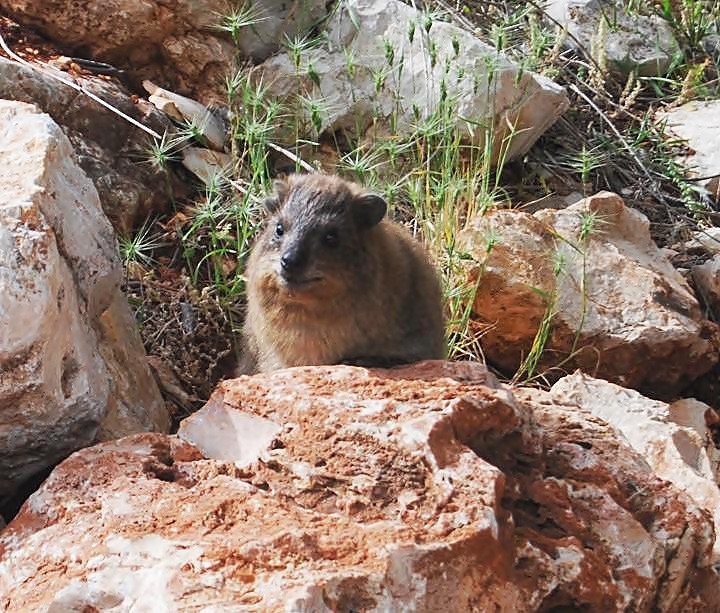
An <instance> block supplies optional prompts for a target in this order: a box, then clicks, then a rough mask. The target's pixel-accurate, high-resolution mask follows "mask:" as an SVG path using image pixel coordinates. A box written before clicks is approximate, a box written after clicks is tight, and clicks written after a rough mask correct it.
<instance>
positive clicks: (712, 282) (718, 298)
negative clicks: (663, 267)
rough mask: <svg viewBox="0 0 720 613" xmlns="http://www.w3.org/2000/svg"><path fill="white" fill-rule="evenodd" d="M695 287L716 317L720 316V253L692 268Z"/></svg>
mask: <svg viewBox="0 0 720 613" xmlns="http://www.w3.org/2000/svg"><path fill="white" fill-rule="evenodd" d="M692 276H693V281H695V287H697V289H698V292H700V293H701V294H702V296H703V298H704V300H705V301H706V303H707V305H708V307H709V308H710V310H711V311H712V312H713V313H714V314H715V317H720V255H716V256H715V257H714V258H712V259H711V260H708V261H707V262H705V263H704V264H699V265H697V266H694V267H693V268H692Z"/></svg>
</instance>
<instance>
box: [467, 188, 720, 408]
mask: <svg viewBox="0 0 720 613" xmlns="http://www.w3.org/2000/svg"><path fill="white" fill-rule="evenodd" d="M588 228H589V229H588ZM489 241H492V248H491V249H488V248H487V245H488V243H489ZM462 243H463V246H464V248H465V250H466V251H467V252H469V253H471V254H473V255H474V257H475V259H476V263H475V264H473V266H472V270H471V271H470V275H471V279H472V280H476V279H478V277H480V278H479V282H478V292H477V295H476V297H475V301H474V304H473V314H474V316H475V317H476V318H477V319H478V320H480V321H481V322H484V323H486V324H488V329H487V331H486V332H484V333H483V336H482V346H483V350H484V352H485V354H486V355H487V357H488V359H489V360H490V361H491V362H493V363H494V364H497V365H498V366H500V367H501V368H503V369H505V370H507V371H508V372H510V373H511V372H512V371H514V370H515V369H517V368H518V366H519V365H520V363H521V361H522V359H523V356H526V355H527V354H528V352H529V351H530V348H531V346H532V343H533V339H534V338H535V335H536V333H537V331H538V329H539V327H540V324H541V322H542V320H543V318H544V317H545V315H546V313H547V312H548V307H550V306H552V311H553V313H554V316H553V318H552V320H551V330H550V333H549V336H548V339H547V343H546V344H545V350H544V352H543V355H542V360H541V362H540V364H539V370H540V371H542V370H543V369H545V368H548V367H551V366H555V365H557V364H560V363H562V369H563V370H565V371H567V370H572V369H573V368H580V369H581V370H583V371H584V372H587V373H590V374H594V375H595V376H598V377H601V378H605V379H608V380H611V381H613V382H616V383H618V384H620V385H622V386H624V387H631V388H637V389H640V390H641V391H645V392H647V393H648V394H650V395H652V396H653V397H664V396H669V395H672V394H674V393H676V392H678V391H679V390H680V389H682V387H683V386H684V385H686V384H687V383H689V382H691V381H693V380H694V379H696V378H697V377H699V376H701V375H702V374H704V373H705V372H707V371H708V370H710V369H711V368H712V367H713V365H714V364H716V363H717V361H718V346H719V344H720V340H719V339H720V337H719V336H718V329H717V326H716V325H715V324H713V323H711V322H709V321H707V320H705V318H704V316H703V313H702V310H701V308H700V305H699V303H698V301H697V299H696V298H695V296H694V295H693V293H692V290H691V289H690V287H689V285H688V284H687V282H686V281H685V280H684V279H683V277H682V276H681V275H680V273H678V272H677V271H676V270H675V269H674V268H673V266H672V264H671V263H670V262H669V261H668V259H667V258H666V256H665V255H663V254H662V253H661V252H660V250H659V249H658V248H657V246H656V245H655V244H654V243H653V241H652V239H651V238H650V233H649V230H648V221H647V218H645V216H644V215H642V214H641V213H639V212H637V211H635V210H633V209H630V208H627V207H626V206H625V205H624V203H623V201H622V200H621V199H620V197H619V196H617V195H615V194H611V193H609V192H602V193H599V194H597V195H595V196H593V197H591V198H588V199H586V200H583V201H581V202H578V203H577V204H574V205H572V206H570V207H568V208H567V209H564V210H560V211H558V210H550V209H546V210H542V211H538V212H537V213H535V214H534V215H528V214H525V213H521V212H516V211H508V210H503V211H495V212H493V213H491V214H488V215H485V216H483V217H477V218H476V219H474V220H471V222H470V224H469V227H468V229H467V230H465V231H464V233H463V235H462ZM571 354H572V355H571Z"/></svg>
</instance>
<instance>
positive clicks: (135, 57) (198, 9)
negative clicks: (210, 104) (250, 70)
mask: <svg viewBox="0 0 720 613" xmlns="http://www.w3.org/2000/svg"><path fill="white" fill-rule="evenodd" d="M248 4H252V8H253V11H254V12H255V13H256V15H257V16H258V17H260V18H261V20H260V21H258V22H257V23H256V24H255V25H254V26H252V27H247V28H244V29H243V30H242V31H241V32H240V34H239V37H238V40H237V45H238V47H237V48H236V47H235V45H234V44H233V43H232V41H231V40H230V35H229V34H228V33H226V32H225V33H224V32H223V31H222V29H221V26H222V23H223V15H228V14H230V11H231V9H232V8H236V9H238V8H241V7H242V3H232V2H230V3H229V2H226V1H225V0H109V1H108V0H80V1H74V2H70V3H68V2H59V1H57V0H52V1H48V0H8V1H7V2H4V3H3V8H4V9H5V10H7V11H8V12H9V13H10V15H11V16H12V17H13V18H15V19H16V20H17V21H18V22H20V23H22V24H26V25H30V26H32V27H34V28H36V29H38V30H39V31H41V32H43V33H44V34H46V35H47V36H48V37H50V38H51V39H53V40H56V41H58V42H60V43H62V44H63V45H64V46H65V47H70V48H73V47H82V49H84V50H87V52H88V53H89V55H90V56H92V57H93V58H94V59H100V60H104V61H107V62H110V63H115V64H117V66H118V67H119V68H124V69H126V70H128V71H130V72H131V73H132V74H133V75H134V76H136V77H138V78H141V79H142V78H146V79H152V80H157V81H158V82H162V83H165V82H167V81H168V80H170V81H171V83H172V84H173V88H174V89H178V90H180V91H182V92H183V93H188V92H189V91H195V92H196V93H199V94H200V95H201V97H203V98H206V99H211V98H214V97H218V98H222V99H224V96H223V95H222V90H221V84H222V83H223V80H224V77H225V72H226V70H227V69H228V67H231V66H233V65H234V63H235V59H236V55H237V51H238V49H239V51H240V52H241V53H242V54H243V55H244V56H245V57H247V58H253V59H255V60H263V59H265V58H267V57H268V56H269V55H270V54H271V53H272V52H274V51H275V50H277V49H278V47H279V46H280V43H281V42H282V40H283V37H284V36H285V35H288V36H290V37H293V36H295V35H296V34H297V35H302V34H304V33H305V32H306V31H307V30H308V29H309V28H310V27H312V25H313V24H315V23H316V22H317V21H318V20H319V19H321V18H322V17H324V16H325V14H326V8H325V2H322V1H320V0H312V1H300V0H295V1H284V0H255V1H254V2H252V3H248Z"/></svg>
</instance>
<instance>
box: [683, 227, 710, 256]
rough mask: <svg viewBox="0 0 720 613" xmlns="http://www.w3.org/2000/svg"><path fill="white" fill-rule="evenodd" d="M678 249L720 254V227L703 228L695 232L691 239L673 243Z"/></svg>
mask: <svg viewBox="0 0 720 613" xmlns="http://www.w3.org/2000/svg"><path fill="white" fill-rule="evenodd" d="M673 247H674V248H675V250H676V251H678V252H686V251H701V252H705V251H707V252H709V253H711V254H714V255H720V227H715V226H712V227H709V228H701V229H700V230H697V231H695V232H694V233H693V237H692V238H691V239H690V240H689V241H685V242H684V243H680V244H677V245H673Z"/></svg>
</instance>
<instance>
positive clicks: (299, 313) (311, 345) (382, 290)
mask: <svg viewBox="0 0 720 613" xmlns="http://www.w3.org/2000/svg"><path fill="white" fill-rule="evenodd" d="M275 190H276V193H275V194H274V195H273V196H271V197H270V198H268V199H267V201H266V206H267V208H268V209H269V212H270V217H269V219H268V221H267V225H266V227H265V229H264V230H263V231H262V233H261V234H260V236H259V237H258V239H257V242H256V244H255V246H254V247H253V250H252V254H251V255H250V258H249V260H248V266H247V299H248V305H247V309H248V310H247V319H246V322H245V328H244V345H245V347H244V356H243V360H242V363H241V365H240V372H241V373H245V374H250V373H254V372H258V371H260V372H266V371H270V370H274V369H277V368H284V367H288V366H302V365H312V364H337V363H340V362H344V363H355V364H364V365H377V366H388V365H392V364H399V363H407V362H414V361H417V360H421V359H426V358H442V357H443V355H444V337H443V317H442V306H441V293H440V285H439V283H438V279H437V276H436V274H435V271H434V269H433V266H432V265H431V264H430V262H429V261H428V259H427V257H426V255H425V253H424V250H423V248H422V247H421V246H420V244H419V243H417V242H416V241H415V240H414V239H413V238H412V237H411V236H410V234H409V233H408V232H407V231H406V230H405V229H404V228H402V227H401V226H399V225H397V224H395V223H393V222H392V221H389V220H388V219H386V218H385V211H386V208H387V205H386V204H385V201H384V200H383V199H382V198H381V197H380V196H377V195H375V194H370V193H365V192H364V191H363V190H362V189H361V188H360V187H359V186H357V185H354V184H352V183H349V182H347V181H344V180H343V179H340V178H339V177H335V176H325V175H318V174H313V175H291V176H290V177H288V178H287V179H286V180H285V181H276V182H275Z"/></svg>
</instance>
